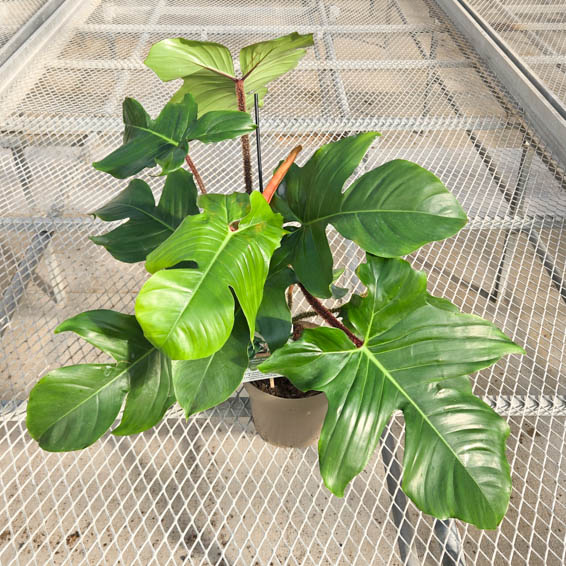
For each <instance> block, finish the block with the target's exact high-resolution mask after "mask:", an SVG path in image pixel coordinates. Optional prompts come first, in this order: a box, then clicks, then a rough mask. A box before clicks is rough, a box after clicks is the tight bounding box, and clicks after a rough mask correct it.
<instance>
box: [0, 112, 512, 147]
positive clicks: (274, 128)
mask: <svg viewBox="0 0 566 566" xmlns="http://www.w3.org/2000/svg"><path fill="white" fill-rule="evenodd" d="M262 126H263V133H264V134H266V133H276V134H280V133H285V134H304V133H308V132H317V133H325V132H328V133H332V134H334V133H336V132H342V133H346V132H361V131H366V130H372V129H379V130H381V131H386V130H390V131H393V130H415V131H431V130H457V129H465V130H471V129H474V130H485V131H493V130H502V129H505V128H509V127H512V126H510V124H509V122H508V121H507V120H504V119H499V118H493V117H481V116H461V117H453V116H404V117H392V116H368V117H365V118H334V117H331V118H325V117H323V116H321V117H316V118H311V117H302V118H279V117H276V116H272V117H265V118H262ZM4 129H5V130H7V134H6V137H5V138H4V137H3V139H2V145H4V146H6V145H7V144H8V143H9V136H10V133H14V132H18V133H26V134H31V135H34V134H37V135H49V134H51V133H52V132H57V135H58V136H61V135H64V134H84V133H88V132H100V133H121V132H122V131H123V129H124V125H123V123H122V121H121V120H120V119H118V118H105V117H97V116H91V117H89V118H87V119H76V118H73V117H71V116H53V117H50V118H49V119H45V118H44V119H42V118H36V117H34V116H12V117H10V118H9V119H7V120H5V122H4ZM0 134H2V132H1V131H0ZM14 144H16V138H14Z"/></svg>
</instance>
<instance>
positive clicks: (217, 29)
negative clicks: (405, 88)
mask: <svg viewBox="0 0 566 566" xmlns="http://www.w3.org/2000/svg"><path fill="white" fill-rule="evenodd" d="M443 28H444V26H440V25H434V24H392V25H327V26H321V25H308V26H301V25H292V26H289V25H283V26H275V27H274V26H261V25H260V26H257V25H253V26H238V25H234V26H208V25H207V26H204V25H183V24H178V25H170V24H156V25H154V26H153V27H152V28H151V31H152V33H156V34H159V33H173V34H175V33H177V34H178V33H183V34H184V35H187V34H191V33H194V34H199V33H201V32H202V30H206V31H207V33H209V34H211V33H213V34H217V35H254V34H255V35H257V34H265V35H269V36H273V34H274V33H277V34H281V35H283V34H288V33H293V32H295V31H296V32H298V33H315V34H317V33H323V32H329V33H347V34H362V33H372V34H374V33H409V32H412V33H429V32H431V31H441V30H442V29H443ZM76 30H77V33H78V32H96V33H109V34H115V33H144V32H145V31H147V24H82V25H80V26H77V28H76Z"/></svg>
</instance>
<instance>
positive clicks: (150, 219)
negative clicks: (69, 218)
mask: <svg viewBox="0 0 566 566" xmlns="http://www.w3.org/2000/svg"><path fill="white" fill-rule="evenodd" d="M198 213H199V209H198V206H197V188H196V186H195V183H194V181H193V176H192V175H191V174H190V173H189V172H188V171H185V170H184V169H179V170H178V171H175V172H174V173H171V174H169V175H168V176H167V180H166V181H165V185H164V187H163V193H162V194H161V199H160V200H159V204H158V205H157V206H156V205H155V200H154V198H153V193H152V192H151V189H150V188H149V185H148V184H147V183H145V182H144V181H142V180H140V179H134V180H133V181H131V182H130V184H129V185H128V187H127V188H126V189H124V190H123V191H122V192H121V193H120V194H119V195H118V196H116V197H115V198H113V199H112V200H111V201H110V202H108V203H106V204H105V205H104V206H103V207H101V208H99V209H98V210H96V211H95V212H94V213H93V214H94V215H95V216H97V217H98V218H100V219H101V220H104V221H106V222H113V221H116V220H124V219H126V218H129V220H128V222H125V223H124V224H121V225H120V226H118V227H117V228H114V230H112V231H111V232H108V233H106V234H102V235H101V236H92V237H91V240H92V241H93V242H94V243H95V244H98V245H100V246H104V247H105V248H106V249H107V250H108V251H109V252H110V253H111V254H112V255H113V256H114V257H115V258H116V259H118V260H120V261H124V262H126V263H135V262H138V261H144V260H145V258H146V257H147V255H148V254H149V253H150V252H152V251H153V250H154V249H155V248H156V247H157V246H159V244H161V243H162V242H164V241H165V240H166V239H167V238H168V237H169V236H170V235H171V234H172V233H173V232H174V231H175V229H176V228H177V226H179V224H180V223H181V222H182V220H183V219H184V218H185V217H186V216H189V215H193V214H198Z"/></svg>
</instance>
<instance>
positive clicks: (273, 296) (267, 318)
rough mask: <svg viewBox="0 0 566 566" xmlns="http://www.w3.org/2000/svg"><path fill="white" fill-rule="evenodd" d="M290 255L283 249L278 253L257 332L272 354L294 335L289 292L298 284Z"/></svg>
mask: <svg viewBox="0 0 566 566" xmlns="http://www.w3.org/2000/svg"><path fill="white" fill-rule="evenodd" d="M288 264H289V259H288V251H287V249H285V248H284V247H283V246H281V247H280V248H278V249H277V250H275V253H274V254H273V257H272V258H271V263H270V265H269V273H268V275H267V280H266V282H265V287H264V289H263V299H262V301H261V305H260V307H259V310H258V313H257V319H256V323H257V330H258V332H259V333H260V334H261V335H262V336H263V338H264V339H265V341H266V342H267V345H268V346H269V351H270V352H275V350H277V348H280V347H281V346H283V344H285V342H287V340H288V339H289V336H290V335H291V329H292V320H291V311H290V310H289V306H288V305H287V294H286V292H287V289H288V288H289V286H290V285H292V284H293V283H296V282H297V278H296V276H295V272H294V271H293V270H292V269H290V268H289V267H288Z"/></svg>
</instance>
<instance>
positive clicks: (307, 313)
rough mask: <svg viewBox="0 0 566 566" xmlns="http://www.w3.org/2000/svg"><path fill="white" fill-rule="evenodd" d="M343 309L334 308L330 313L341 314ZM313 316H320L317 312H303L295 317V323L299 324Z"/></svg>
mask: <svg viewBox="0 0 566 566" xmlns="http://www.w3.org/2000/svg"><path fill="white" fill-rule="evenodd" d="M341 308H342V307H334V308H332V309H328V310H329V311H330V312H340V309H341ZM313 316H318V313H317V312H316V311H305V312H301V313H299V314H296V315H295V316H294V317H293V322H299V320H303V319H305V318H311V317H313Z"/></svg>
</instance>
